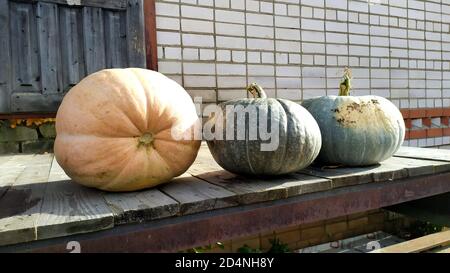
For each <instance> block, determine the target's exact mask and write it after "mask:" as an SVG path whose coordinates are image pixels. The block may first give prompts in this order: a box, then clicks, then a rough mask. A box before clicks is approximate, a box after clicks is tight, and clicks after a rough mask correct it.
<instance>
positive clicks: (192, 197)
mask: <svg viewBox="0 0 450 273" xmlns="http://www.w3.org/2000/svg"><path fill="white" fill-rule="evenodd" d="M160 190H161V191H162V192H164V193H165V194H167V195H169V196H170V197H172V198H173V199H174V200H176V201H178V202H179V203H180V214H182V215H185V214H192V213H196V212H201V211H208V210H214V209H219V208H225V207H231V206H236V205H237V204H238V203H237V202H236V198H235V197H236V195H235V194H234V193H233V192H231V191H229V190H226V189H224V188H222V187H219V186H216V185H213V184H210V183H207V182H205V181H203V180H200V179H198V178H195V177H192V176H191V175H189V174H184V175H182V176H181V177H178V178H175V179H174V180H173V181H171V182H169V183H167V184H165V185H163V186H161V187H160Z"/></svg>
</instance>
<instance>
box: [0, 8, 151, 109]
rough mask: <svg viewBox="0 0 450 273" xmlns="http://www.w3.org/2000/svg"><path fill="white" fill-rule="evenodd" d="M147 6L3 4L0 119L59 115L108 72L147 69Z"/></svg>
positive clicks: (0, 17)
mask: <svg viewBox="0 0 450 273" xmlns="http://www.w3.org/2000/svg"><path fill="white" fill-rule="evenodd" d="M143 1H144V0H114V1H106V0H44V1H36V0H0V38H1V39H0V113H14V112H55V111H56V110H57V108H58V106H59V104H60V102H61V100H62V98H63V96H64V94H65V93H66V92H67V91H68V90H69V89H70V88H71V87H72V86H74V85H75V84H77V83H78V82H79V81H80V80H81V79H83V78H84V77H85V76H86V75H88V74H91V73H93V72H96V71H98V70H101V69H103V68H116V67H142V68H145V67H146V56H145V55H146V54H145V37H144V31H145V29H144V28H145V26H144V11H143Z"/></svg>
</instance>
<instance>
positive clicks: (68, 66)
mask: <svg viewBox="0 0 450 273" xmlns="http://www.w3.org/2000/svg"><path fill="white" fill-rule="evenodd" d="M59 12H60V16H59V18H60V29H61V32H60V35H61V45H62V46H61V58H62V67H63V69H62V74H63V91H67V90H68V89H70V88H71V87H72V86H74V85H76V84H77V83H78V82H79V81H81V80H82V79H83V78H84V76H85V75H86V72H85V67H84V50H83V43H84V42H83V23H82V22H83V19H82V14H81V10H80V9H78V8H68V7H60V8H59Z"/></svg>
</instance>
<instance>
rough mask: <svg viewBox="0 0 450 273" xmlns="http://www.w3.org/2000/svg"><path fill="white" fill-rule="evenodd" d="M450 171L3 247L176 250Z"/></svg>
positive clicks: (314, 214) (340, 208) (441, 184)
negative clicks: (78, 245) (69, 245)
mask: <svg viewBox="0 0 450 273" xmlns="http://www.w3.org/2000/svg"><path fill="white" fill-rule="evenodd" d="M449 179H450V173H443V174H438V175H431V176H421V177H413V178H407V179H404V180H398V181H392V182H388V181H386V182H380V183H369V184H363V185H356V186H352V187H349V188H343V189H333V190H331V191H327V192H320V193H312V194H310V195H301V196H296V197H292V198H288V199H283V200H277V201H271V202H265V203H259V204H252V205H246V206H239V207H230V208H224V209H219V210H215V211H211V212H205V213H198V214H193V215H186V216H180V217H177V218H169V219H161V220H156V221H152V222H150V223H144V224H141V225H132V226H124V225H122V226H118V227H116V228H114V229H113V230H105V231H101V232H96V233H91V234H83V235H75V236H70V237H67V238H64V239H54V240H48V241H45V242H36V243H32V244H26V245H19V246H12V247H6V248H0V252H20V251H26V252H67V249H66V243H67V241H69V240H70V241H73V240H74V241H78V242H80V243H81V244H82V246H83V252H84V253H89V252H123V249H127V251H128V252H176V251H179V250H183V249H188V248H192V247H196V246H199V245H206V244H209V243H211V242H218V241H224V240H229V239H232V238H239V237H243V236H249V235H251V234H257V233H262V232H268V231H270V230H277V229H280V228H285V227H289V226H294V225H301V224H307V223H312V222H317V221H322V220H326V219H331V218H335V217H340V216H344V215H349V214H353V213H359V212H363V211H368V210H373V209H379V208H383V207H386V206H391V205H394V204H398V203H402V202H409V201H412V200H416V199H420V198H424V197H428V196H432V195H437V194H441V193H444V192H448V191H450V183H448V181H449Z"/></svg>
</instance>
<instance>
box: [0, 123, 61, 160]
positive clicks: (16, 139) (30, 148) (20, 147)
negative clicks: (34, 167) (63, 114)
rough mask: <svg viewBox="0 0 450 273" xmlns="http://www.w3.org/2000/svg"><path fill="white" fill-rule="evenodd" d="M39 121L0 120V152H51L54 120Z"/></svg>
mask: <svg viewBox="0 0 450 273" xmlns="http://www.w3.org/2000/svg"><path fill="white" fill-rule="evenodd" d="M17 123H19V124H17ZM27 123H28V124H27ZM40 123H41V122H36V123H35V122H27V121H23V122H16V121H10V120H0V154H20V153H23V154H42V153H50V152H53V144H54V142H55V137H56V131H55V123H54V121H45V122H44V123H42V124H40Z"/></svg>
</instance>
